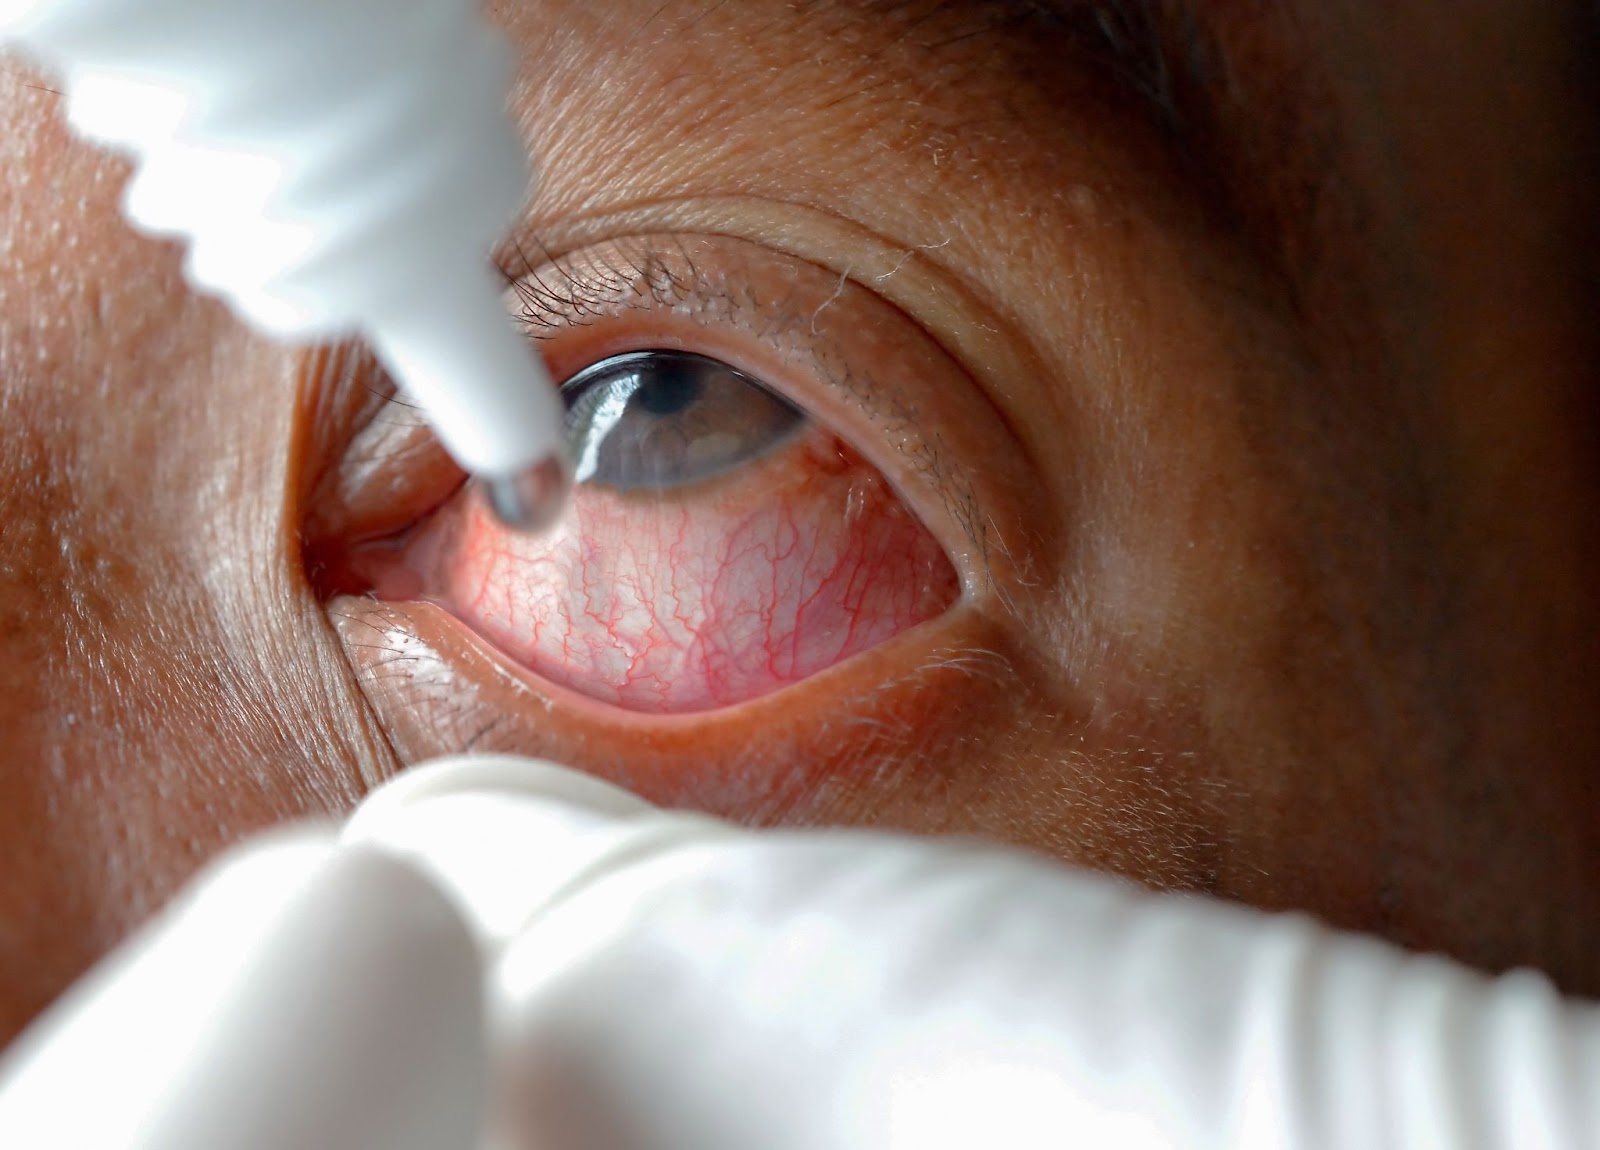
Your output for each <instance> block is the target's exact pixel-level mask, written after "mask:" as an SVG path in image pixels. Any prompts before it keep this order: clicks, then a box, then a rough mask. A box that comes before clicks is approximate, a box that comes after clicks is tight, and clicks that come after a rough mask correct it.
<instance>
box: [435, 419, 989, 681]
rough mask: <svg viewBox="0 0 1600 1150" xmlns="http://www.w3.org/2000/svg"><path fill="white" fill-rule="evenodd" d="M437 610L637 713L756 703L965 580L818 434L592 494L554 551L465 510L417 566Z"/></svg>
mask: <svg viewBox="0 0 1600 1150" xmlns="http://www.w3.org/2000/svg"><path fill="white" fill-rule="evenodd" d="M407 566H409V567H410V568H411V569H412V570H413V571H414V572H415V573H416V574H417V575H419V576H420V577H421V578H422V581H423V585H424V597H425V598H428V599H430V600H433V601H434V602H437V603H439V604H440V605H442V606H444V607H446V608H447V609H449V610H450V611H452V612H453V613H455V614H456V615H457V616H458V617H459V618H460V619H461V620H462V621H463V622H465V623H466V624H468V625H469V626H470V627H472V628H473V629H474V630H476V631H477V632H478V633H479V634H481V635H482V636H483V637H484V638H486V639H488V640H490V641H491V642H493V643H494V644H495V645H496V646H497V647H499V648H500V649H501V650H502V651H504V652H505V653H506V654H507V655H509V656H511V657H512V658H513V659H515V660H516V661H518V662H520V663H522V664H523V665H525V666H526V667H528V668H529V669H531V670H532V671H534V672H535V673H537V674H539V675H540V676H542V677H544V678H546V679H548V680H550V681H552V682H555V683H559V684H561V685H563V686H566V687H568V688H570V689H572V690H575V691H578V692H581V693H582V694H584V695H587V696H589V697H591V698H594V699H597V700H600V701H602V702H606V703H611V704H614V705H616V706H619V707H623V708H627V709H629V710H633V711H641V712H650V713H687V712H695V711H706V710H711V709H714V708H717V707H725V706H730V705H733V704H736V703H741V702H746V701H748V700H750V699H755V698H758V697H760V696H762V695H766V694H769V693H771V692H773V691H776V690H778V689H780V688H781V687H784V686H786V685H788V684H791V683H797V682H800V681H801V680H803V679H805V678H808V677H809V676H811V675H814V674H816V673H817V672H819V671H823V670H826V669H827V668H828V667H831V666H833V665H834V664H836V663H838V662H840V661H842V660H844V659H848V658H849V657H850V656H852V655H856V654H859V653H861V652H863V651H866V650H868V649H870V648H872V647H875V646H877V645H878V644H880V643H882V642H884V641H885V640H887V639H890V638H892V637H893V636H895V635H897V634H899V633H900V632H902V631H904V630H906V629H908V628H910V627H913V626H915V625H917V624H918V623H922V622H924V621H926V620H928V619H932V618H935V617H936V616H938V615H940V614H942V613H943V612H944V611H945V610H947V609H948V608H949V607H950V606H951V604H953V603H954V602H955V600H956V598H957V595H958V593H959V585H958V582H957V579H956V574H955V570H954V568H953V567H952V566H951V563H950V560H949V558H948V557H947V556H946V555H945V553H944V551H943V549H942V548H941V547H940V546H939V544H938V543H937V542H936V541H935V540H934V538H933V536H932V535H931V534H930V533H929V532H928V530H927V529H926V528H925V527H924V526H923V525H922V524H921V523H919V522H918V521H917V519H916V518H915V517H914V516H913V515H912V514H911V513H910V512H909V511H908V510H907V509H906V507H905V506H904V504H902V502H901V501H900V499H899V497H898V496H897V495H896V494H895V492H894V490H893V488H892V487H891V486H890V485H889V483H888V482H887V481H886V480H885V479H884V478H883V477H882V476H881V475H880V474H878V472H877V471H876V470H875V469H873V468H872V467H871V466H870V465H868V464H867V463H866V462H865V461H863V460H861V459H860V458H859V457H858V456H857V455H856V454H855V453H854V452H852V451H851V450H850V449H849V448H848V447H847V446H846V445H844V444H843V443H842V442H841V441H840V440H839V439H838V438H837V437H836V436H834V435H832V434H831V433H829V432H827V431H826V430H825V429H821V428H814V429H813V430H812V431H810V432H809V433H807V434H806V435H805V436H804V437H802V438H801V439H799V440H797V441H796V442H794V443H793V444H791V445H788V446H786V447H784V448H782V449H780V450H778V451H777V452H775V453H774V454H773V455H772V456H770V457H767V458H764V459H761V460H759V461H757V462H755V463H752V464H748V465H746V466H744V467H741V468H739V469H738V470H736V471H735V472H733V473H731V474H729V475H726V476H723V477H721V478H718V479H715V480H712V481H710V482H708V483H705V484H700V485H697V486H694V487H688V488H680V489H676V490H669V491H665V492H659V493H646V494H640V493H634V492H627V493H624V492H618V491H615V490H613V489H608V488H603V487H592V486H581V487H579V488H578V490H577V493H576V495H575V496H574V500H573V507H572V511H571V513H570V514H569V516H568V519H567V521H566V522H565V523H564V524H563V525H562V526H561V527H560V528H558V529H557V530H556V531H554V532H552V533H550V534H548V535H545V536H542V537H526V536H520V535H516V534H513V533H510V532H507V531H506V530H504V529H503V528H501V527H500V526H498V525H497V524H496V523H495V522H494V520H493V519H492V517H490V516H489V515H488V513H487V512H486V511H485V510H484V509H483V507H482V505H481V503H480V501H479V500H477V499H474V498H470V497H469V496H468V495H467V494H466V493H463V495H461V496H458V497H457V500H456V502H455V503H454V504H453V505H451V506H447V507H446V508H445V509H444V510H443V512H442V513H441V514H440V515H438V516H435V517H434V519H433V521H432V524H431V525H430V526H429V527H428V528H426V529H424V531H423V532H421V533H420V534H419V536H418V537H417V538H415V539H414V540H413V541H412V542H411V544H410V546H409V547H408V549H407Z"/></svg>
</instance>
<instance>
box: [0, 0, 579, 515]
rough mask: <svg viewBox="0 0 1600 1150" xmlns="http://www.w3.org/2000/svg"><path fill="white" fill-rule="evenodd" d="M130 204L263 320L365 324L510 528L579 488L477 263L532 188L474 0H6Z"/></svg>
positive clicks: (484, 265)
mask: <svg viewBox="0 0 1600 1150" xmlns="http://www.w3.org/2000/svg"><path fill="white" fill-rule="evenodd" d="M0 40H11V41H13V42H15V43H17V44H19V45H20V46H22V47H23V48H24V49H26V50H27V51H29V52H30V53H31V54H33V55H34V56H36V57H37V58H38V59H40V60H41V61H42V62H44V63H47V64H49V65H52V66H54V67H55V68H57V69H59V71H60V73H61V75H62V79H63V80H64V82H65V85H66V89H67V96H68V115H69V118H70V120H71V123H72V124H73V126H74V127H75V129H76V130H77V131H78V132H80V133H81V134H82V135H84V136H87V137H89V138H91V139H94V140H96V141H98V142H101V143H106V144H111V145H115V146H118V147H122V148H125V149H128V150H130V151H131V152H132V153H133V154H134V155H135V156H136V157H137V159H138V162H139V171H138V174H137V176H136V177H135V178H134V180H133V181H132V182H131V183H130V185H129V187H128V191H127V195H126V202H125V208H126V212H127V215H128V217H129V219H130V220H132V221H133V222H134V223H135V224H137V225H138V226H140V227H141V228H143V229H145V230H147V231H150V232H153V233H156V234H163V235H179V236H183V237H186V238H188V239H189V240H190V241H191V247H190V249H189V259H188V264H187V271H188V275H189V278H190V280H191V281H192V282H193V283H195V284H196V285H197V286H199V287H201V288H203V289H207V290H210V291H213V292H216V293H218V294H220V295H222V296H224V297H226V298H227V299H228V300H229V301H230V302H231V303H232V304H233V306H234V307H235V308H236V309H237V311H238V312H239V313H240V314H241V315H243V316H244V317H245V318H246V319H247V320H249V321H250V322H251V323H252V324H254V325H255V326H256V327H258V328H260V329H262V330H264V331H267V332H270V333H273V334H276V335H279V336H283V337H287V338H293V339H303V340H310V339H327V338H334V337H339V336H343V335H347V334H352V333H359V334H361V335H364V336H365V337H366V338H367V339H368V340H369V341H370V342H371V344H372V346H373V347H374V349H375V350H376V351H377V353H378V355H379V357H380V358H381V359H382V360H383V361H384V363H385V365H386V366H387V367H388V368H389V370H390V371H391V372H392V373H393V375H394V377H395V379H396V381H397V382H398V383H399V384H400V385H401V386H402V387H403V388H404V389H405V390H406V391H407V392H408V393H409V395H410V396H411V397H412V398H413V399H415V400H416V401H417V403H418V404H419V405H420V406H421V407H422V409H423V411H424V412H425V414H426V415H427V417H428V419H429V422H430V423H432V425H433V427H434V429H435V430H436V431H437V433H438V435H439V438H440V440H441V442H442V443H443V444H444V446H445V448H446V449H447V450H448V451H449V452H450V453H451V455H452V456H453V457H454V458H455V459H456V460H457V462H459V463H460V464H461V465H462V467H463V468H464V469H465V470H467V471H468V472H470V473H471V474H473V475H476V476H478V477H479V478H481V479H482V480H484V481H485V484H486V487H487V490H488V492H489V495H490V502H491V504H492V505H493V506H494V508H495V510H496V511H497V512H498V513H499V514H500V515H501V517H502V518H503V519H505V520H506V521H507V522H509V523H512V524H513V525H516V526H521V527H523V528H525V529H530V530H534V529H538V528H540V527H542V526H544V525H546V524H548V523H549V522H551V521H552V520H553V519H554V518H555V517H556V516H557V515H558V514H559V511H560V508H561V506H562V504H563V502H564V496H565V492H566V488H567V485H568V483H569V482H570V479H569V469H568V467H567V464H566V461H565V452H564V445H563V441H562V434H561V417H562V407H561V403H560V399H559V397H558V396H557V394H556V391H555V389H554V387H553V386H552V385H551V382H550V379H549V376H548V374H547V372H546V371H545V369H544V367H543V365H542V364H541V363H540V361H539V359H538V357H537V356H536V355H535V354H534V353H533V352H532V350H531V348H530V347H529V346H528V344H527V342H526V340H525V339H524V338H523V337H522V336H521V335H520V334H519V333H518V332H517V331H516V330H515V329H514V327H513V325H512V322H511V320H510V319H509V317H508V316H507V315H506V312H505V309H504V306H503V304H502V303H501V294H502V289H501V285H499V284H498V283H497V282H496V280H495V278H494V276H493V274H492V273H491V269H490V264H489V255H490V249H491V246H492V245H493V244H495V243H496V242H497V241H499V240H500V239H501V238H502V236H503V235H504V232H505V230H506V227H507V225H508V224H509V223H510V221H511V219H512V217H513V215H514V214H515V213H516V211H517V210H518V209H519V208H520V207H521V205H522V203H523V201H524V198H525V196H526V194H527V190H528V187H529V173H528V166H527V159H526V156H525V155H524V153H523V149H522V147H521V144H520V141H519V140H518V138H517V136H516V134H515V132H514V131H513V129H512V127H511V125H510V123H509V122H508V121H507V118H506V115H505V109H504V105H505V97H506V89H507V83H508V79H509V74H510V60H509V53H508V52H507V50H506V48H505V46H504V44H502V43H501V42H500V41H499V40H498V38H497V37H496V36H495V35H494V33H493V32H492V31H491V30H490V29H489V28H488V27H487V26H486V25H485V24H483V22H482V21H481V20H480V18H479V16H478V14H477V3H476V0H9V2H7V0H0Z"/></svg>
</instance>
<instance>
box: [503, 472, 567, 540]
mask: <svg viewBox="0 0 1600 1150" xmlns="http://www.w3.org/2000/svg"><path fill="white" fill-rule="evenodd" d="M482 482H483V493H484V497H485V499H486V500H487V501H488V504H489V510H490V511H492V512H494V516H495V518H496V519H498V520H499V521H500V522H501V523H503V524H504V525H505V526H507V527H509V528H511V529H512V530H514V531H521V532H523V533H524V534H528V535H538V534H542V533H543V532H545V531H548V530H549V529H550V528H552V527H554V526H555V525H556V523H558V522H559V521H560V519H561V516H562V513H563V512H564V511H565V510H566V506H567V495H568V493H569V492H570V491H571V489H572V469H571V468H570V467H569V466H568V465H567V461H566V459H565V458H563V457H562V456H561V455H560V454H559V453H558V454H554V455H548V456H546V457H545V458H543V459H541V460H540V461H539V462H537V463H535V464H533V465H531V466H529V467H525V468H523V469H522V470H521V471H518V472H515V473H514V474H511V475H501V476H485V477H483V481H482Z"/></svg>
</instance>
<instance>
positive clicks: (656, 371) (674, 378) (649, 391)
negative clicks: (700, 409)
mask: <svg viewBox="0 0 1600 1150" xmlns="http://www.w3.org/2000/svg"><path fill="white" fill-rule="evenodd" d="M648 371H649V377H648V378H649V382H647V383H645V384H644V385H643V386H642V387H640V388H639V389H638V390H637V391H635V392H634V393H633V402H634V403H637V404H638V405H639V406H640V407H642V408H644V409H645V410H646V411H648V412H649V413H650V414H651V415H677V414H678V413H679V412H681V411H683V410H685V409H687V408H689V407H692V406H693V405H694V402H695V401H696V400H697V399H699V398H700V393H701V392H702V391H704V390H705V385H704V384H702V383H701V382H700V375H699V372H698V370H697V369H696V367H695V366H694V365H691V364H686V363H679V362H674V359H673V357H668V356H659V357H658V358H657V359H656V362H655V363H653V364H651V365H650V367H649V368H648ZM641 374H642V373H641Z"/></svg>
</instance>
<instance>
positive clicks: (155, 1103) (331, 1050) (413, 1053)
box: [0, 832, 485, 1150]
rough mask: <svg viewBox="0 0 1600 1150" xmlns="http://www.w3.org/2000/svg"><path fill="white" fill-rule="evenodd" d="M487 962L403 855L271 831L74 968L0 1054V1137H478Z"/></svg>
mask: <svg viewBox="0 0 1600 1150" xmlns="http://www.w3.org/2000/svg"><path fill="white" fill-rule="evenodd" d="M481 985H482V984H481V973H480V960H479V955H478V953H477V950H476V948H475V947H474V945H473V943H472V940H471V937H470V935H469V934H468V932H467V930H466V928H465V925H464V924H463V923H462V921H461V919H460V917H459V916H458V915H457V914H456V912H455V911H454V909H453V908H452V907H451V906H450V905H449V903H448V902H447V900H446V899H445V898H444V897H443V896H442V895H440V894H439V893H438V892H437V891H436V890H435V889H434V888H433V887H432V885H431V884H430V883H429V882H428V881H427V880H425V879H424V878H423V877H422V876H421V875H419V874H418V873H417V872H416V871H415V870H413V869H412V868H410V867H408V866H407V865H406V864H404V863H403V862H401V861H399V860H396V859H393V858H390V857H386V856H384V855H381V854H378V853H376V852H373V851H370V850H361V849H355V850H351V849H341V848H340V847H339V846H338V844H337V842H336V841H335V840H334V838H333V836H332V835H331V834H330V833H327V832H301V833H299V834H295V835H292V836H285V835H279V836H275V837H273V838H269V839H266V840H263V841H261V842H259V843H257V844H255V845H253V846H251V847H249V848H246V849H245V850H243V851H240V852H237V853H236V854H234V855H233V856H230V857H228V858H225V859H224V860H223V861H222V862H221V863H220V864H218V866H217V867H216V868H214V869H213V871H212V872H211V873H210V874H209V875H207V876H206V877H204V878H203V879H202V880H201V882H200V883H199V885H198V886H197V887H195V888H193V893H191V894H190V895H189V896H188V897H186V898H185V899H184V900H183V901H181V902H180V903H179V904H177V905H176V906H174V907H173V908H172V910H170V911H169V912H168V913H166V914H165V915H163V916H162V917H161V918H159V919H157V920H156V921H155V922H154V923H152V924H151V925H150V926H148V927H147V928H145V930H144V931H143V932H141V933H140V934H139V935H138V936H136V937H135V938H134V939H133V940H131V941H130V942H129V943H128V944H127V945H126V946H125V947H124V948H123V949H122V950H120V951H118V952H117V953H115V954H114V955H113V956H111V957H110V958H109V959H108V960H107V961H106V962H105V963H104V964H103V965H102V966H101V967H100V968H98V969H97V970H96V971H95V972H93V973H92V974H91V975H90V976H89V977H88V978H87V979H86V980H85V981H84V982H82V983H80V984H79V986H78V987H76V988H75V989H74V990H73V991H72V992H70V993H69V995H68V996H67V997H66V998H65V999H64V1000H63V1001H62V1002H60V1003H59V1004H58V1005H57V1006H56V1007H55V1008H54V1009H53V1010H52V1011H51V1012H49V1014H47V1015H46V1017H45V1018H44V1019H42V1020H41V1022H40V1023H39V1024H38V1025H37V1026H36V1027H35V1028H34V1029H33V1030H32V1031H30V1033H29V1034H28V1035H26V1036H24V1038H23V1039H22V1041H21V1042H20V1043H19V1044H18V1046H17V1047H15V1048H14V1049H13V1052H12V1053H11V1054H10V1055H9V1056H8V1059H7V1061H6V1063H5V1065H4V1067H3V1068H0V1146H7V1147H10V1146H17V1147H22V1146H64V1147H94V1148H95V1150H135V1148H137V1150H215V1148H216V1147H223V1146H226V1147H229V1148H230V1150H289V1148H291V1147H293V1148H297V1150H324V1148H325V1150H336V1148H337V1150H402V1148H413V1150H438V1148H440V1147H458V1146H459V1147H469V1146H472V1145H475V1141H474V1140H475V1138H476V1137H477V1131H478V1129H479V1127H480V1125H481V1120H482V1110H483V1103H484V1082H485V1074H484V1069H483V1062H484V1050H483V1044H484V1036H483V1029H482V998H481Z"/></svg>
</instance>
